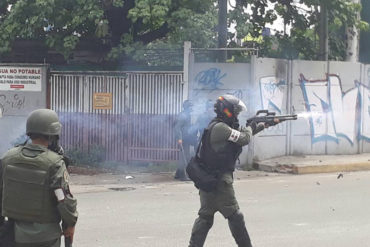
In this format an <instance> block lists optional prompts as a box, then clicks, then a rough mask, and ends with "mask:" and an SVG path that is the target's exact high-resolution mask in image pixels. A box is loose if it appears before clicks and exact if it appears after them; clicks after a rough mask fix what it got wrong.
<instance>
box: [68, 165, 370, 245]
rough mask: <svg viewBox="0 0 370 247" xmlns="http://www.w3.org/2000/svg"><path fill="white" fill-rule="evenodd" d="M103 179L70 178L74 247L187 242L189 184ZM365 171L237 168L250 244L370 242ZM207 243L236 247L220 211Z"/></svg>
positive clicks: (195, 201)
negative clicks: (74, 217)
mask: <svg viewBox="0 0 370 247" xmlns="http://www.w3.org/2000/svg"><path fill="white" fill-rule="evenodd" d="M103 176H105V177H104V178H100V179H99V176H98V177H94V176H92V178H91V177H90V178H88V177H86V176H85V177H84V176H72V178H71V179H72V182H73V184H72V187H71V189H72V192H74V193H75V196H76V197H77V199H78V209H79V213H80V218H79V222H78V224H77V226H76V233H75V242H74V246H77V247H85V246H89V247H99V246H102V247H120V246H124V247H126V246H127V247H144V246H148V247H149V246H150V247H156V246H158V247H176V246H187V244H188V241H189V237H190V233H191V228H192V225H193V222H194V220H195V218H196V217H197V210H198V209H199V197H198V191H197V190H196V189H195V187H194V186H193V184H192V183H191V182H177V181H173V180H172V179H170V177H171V176H172V175H171V176H170V175H168V176H166V175H163V174H162V175H159V176H162V179H158V180H155V179H154V180H155V182H151V181H152V180H153V179H152V180H151V178H152V177H156V176H158V175H154V174H153V175H152V174H147V175H146V176H147V178H144V177H145V176H144V175H137V176H132V178H131V177H125V176H124V175H117V176H119V177H120V180H117V177H114V178H112V176H109V175H103ZM369 176H370V172H368V171H361V172H351V173H340V174H339V173H325V174H308V175H291V174H275V173H273V174H272V173H261V172H258V173H255V172H237V174H236V179H235V183H234V185H235V191H236V195H237V198H238V201H239V204H240V207H241V211H242V212H243V213H244V217H245V219H246V223H247V229H248V231H249V233H250V236H251V239H252V242H253V246H254V247H330V246H335V247H350V246H359V247H366V246H370V235H369V232H370V190H369V188H370V179H369ZM164 178H167V179H164ZM91 179H93V180H95V182H92V181H91ZM136 180H139V182H138V181H136ZM205 246H206V247H218V246H222V247H224V246H226V247H228V246H236V244H235V242H234V240H233V238H232V236H231V233H230V231H229V229H228V224H227V221H226V220H225V219H224V218H223V217H222V216H221V215H220V214H219V213H217V214H216V216H215V222H214V226H213V227H212V229H211V230H210V232H209V234H208V237H207V240H206V244H205Z"/></svg>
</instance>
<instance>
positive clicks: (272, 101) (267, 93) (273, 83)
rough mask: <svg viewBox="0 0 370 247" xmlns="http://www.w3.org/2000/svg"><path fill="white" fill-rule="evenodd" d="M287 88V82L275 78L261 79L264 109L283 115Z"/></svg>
mask: <svg viewBox="0 0 370 247" xmlns="http://www.w3.org/2000/svg"><path fill="white" fill-rule="evenodd" d="M285 88H286V81H285V80H279V79H278V78H276V77H274V76H266V77H262V78H260V90H261V99H262V109H271V108H272V109H273V110H274V111H277V112H279V113H281V112H282V109H283V99H284V93H285Z"/></svg>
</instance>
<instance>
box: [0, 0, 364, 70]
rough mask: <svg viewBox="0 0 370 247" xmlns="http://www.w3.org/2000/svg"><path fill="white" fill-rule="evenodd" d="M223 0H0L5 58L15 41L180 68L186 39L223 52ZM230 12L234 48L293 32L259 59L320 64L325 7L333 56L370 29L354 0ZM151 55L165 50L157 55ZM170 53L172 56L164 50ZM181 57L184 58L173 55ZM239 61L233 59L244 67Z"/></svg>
mask: <svg viewBox="0 0 370 247" xmlns="http://www.w3.org/2000/svg"><path fill="white" fill-rule="evenodd" d="M217 2H218V1H217V0H202V1H199V0H1V1H0V44H1V46H0V54H4V53H7V52H9V51H10V50H11V49H12V44H13V42H14V41H15V40H19V39H23V40H24V39H26V40H36V41H39V42H42V43H44V44H46V45H47V46H48V47H50V48H52V49H54V50H56V51H58V52H60V53H62V54H63V55H64V56H65V58H68V57H69V56H70V55H71V53H72V52H73V51H74V50H75V49H76V47H77V46H78V45H80V44H81V42H82V41H85V42H87V43H89V44H90V43H94V44H96V45H98V46H99V45H100V46H103V45H104V47H108V48H109V49H110V50H109V52H108V54H107V57H106V58H107V60H110V61H122V60H124V59H132V60H136V61H140V62H141V63H143V64H150V65H168V64H170V65H180V64H181V59H179V57H181V53H180V52H179V50H180V49H181V48H182V45H183V42H184V41H187V40H189V41H191V42H192V46H193V47H203V48H209V47H216V46H217V13H218V6H217ZM235 2H236V3H235V6H233V8H231V9H229V13H228V25H229V27H230V26H233V27H234V28H235V31H236V32H230V33H228V38H229V44H230V46H232V47H235V46H236V42H234V41H235V39H236V38H237V39H243V38H244V37H247V36H248V37H249V36H251V37H254V38H259V37H261V33H262V30H263V29H264V28H265V27H266V25H268V24H272V23H273V22H274V21H276V20H277V19H278V18H279V19H282V20H283V22H284V24H285V26H286V27H287V28H289V29H290V34H287V33H284V32H282V31H280V32H276V33H275V34H274V35H273V36H270V37H264V39H263V42H258V44H257V45H258V47H259V48H260V54H262V55H265V56H273V57H285V58H304V59H315V58H316V54H317V53H318V22H319V14H320V3H321V2H325V3H326V4H327V8H328V10H329V13H328V16H329V23H330V26H329V32H330V58H331V59H338V60H341V59H343V58H344V56H345V48H346V44H345V40H346V38H345V36H344V35H345V32H344V31H345V27H352V26H356V27H358V28H360V29H361V30H366V29H368V28H369V25H368V23H367V22H365V21H363V20H362V21H361V20H358V19H357V16H358V13H359V11H360V10H361V5H359V4H354V3H352V2H350V1H348V0H300V1H299V4H296V2H298V1H287V0H264V1H260V0H236V1H235ZM149 50H155V51H158V52H153V53H150V52H148V51H149ZM164 50H167V52H161V51H164ZM175 53H178V55H177V56H175V55H173V54H175ZM240 59H241V57H238V56H234V55H233V58H232V59H231V60H233V61H240Z"/></svg>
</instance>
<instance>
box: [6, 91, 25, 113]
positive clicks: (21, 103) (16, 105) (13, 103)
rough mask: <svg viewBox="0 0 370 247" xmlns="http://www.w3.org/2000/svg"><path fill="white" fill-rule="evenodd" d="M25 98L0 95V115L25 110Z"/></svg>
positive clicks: (16, 95) (15, 95)
mask: <svg viewBox="0 0 370 247" xmlns="http://www.w3.org/2000/svg"><path fill="white" fill-rule="evenodd" d="M25 103H26V97H25V96H21V95H18V94H14V96H13V97H7V96H6V95H5V94H0V110H1V112H2V114H4V113H6V112H8V111H9V110H21V109H24V108H25V105H26V104H25Z"/></svg>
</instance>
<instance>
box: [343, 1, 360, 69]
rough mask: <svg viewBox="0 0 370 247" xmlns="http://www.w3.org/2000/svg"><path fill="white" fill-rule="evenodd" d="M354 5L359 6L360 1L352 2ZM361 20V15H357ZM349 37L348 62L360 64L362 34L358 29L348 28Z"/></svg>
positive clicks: (347, 34)
mask: <svg viewBox="0 0 370 247" xmlns="http://www.w3.org/2000/svg"><path fill="white" fill-rule="evenodd" d="M351 2H352V3H356V4H359V3H360V0H351ZM359 19H360V13H357V20H359ZM346 36H347V49H346V61H348V62H358V61H359V41H360V34H359V31H358V29H357V28H356V27H355V26H353V27H346Z"/></svg>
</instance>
